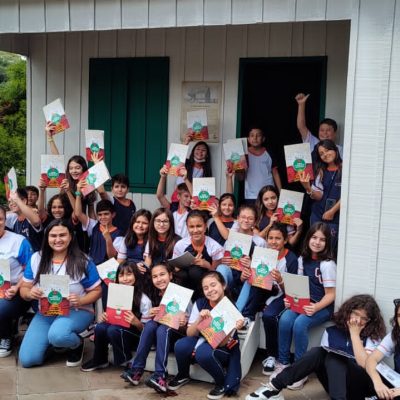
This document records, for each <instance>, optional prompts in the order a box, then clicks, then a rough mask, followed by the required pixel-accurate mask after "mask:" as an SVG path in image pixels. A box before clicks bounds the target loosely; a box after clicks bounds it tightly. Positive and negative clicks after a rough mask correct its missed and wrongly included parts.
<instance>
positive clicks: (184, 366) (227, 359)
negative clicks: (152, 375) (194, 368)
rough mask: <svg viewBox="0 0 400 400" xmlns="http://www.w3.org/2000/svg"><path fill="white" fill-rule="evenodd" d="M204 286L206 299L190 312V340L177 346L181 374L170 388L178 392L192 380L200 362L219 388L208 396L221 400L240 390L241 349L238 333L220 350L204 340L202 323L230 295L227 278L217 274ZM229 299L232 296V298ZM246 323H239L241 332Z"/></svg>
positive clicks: (207, 278)
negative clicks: (192, 369)
mask: <svg viewBox="0 0 400 400" xmlns="http://www.w3.org/2000/svg"><path fill="white" fill-rule="evenodd" d="M201 286H202V289H203V294H204V297H201V298H199V299H198V300H196V302H195V304H194V306H193V309H192V312H191V313H190V317H189V321H188V327H187V331H186V334H187V337H185V338H182V339H180V340H178V341H177V342H176V344H175V357H176V361H177V364H178V374H177V375H176V376H175V378H174V379H172V380H171V381H170V382H169V383H168V388H169V389H171V390H176V389H178V388H180V387H181V386H183V385H185V384H186V383H188V382H189V381H190V375H189V369H190V365H191V364H192V363H193V362H196V363H198V364H199V365H200V366H201V367H202V368H203V369H204V370H206V371H207V372H208V373H209V374H210V375H211V376H212V378H213V379H214V382H215V387H214V388H213V389H212V390H211V391H210V393H209V394H208V395H207V398H209V399H221V398H222V397H224V395H229V396H231V395H234V394H236V393H237V392H238V390H239V387H240V379H241V375H242V371H241V365H240V348H239V341H238V339H237V334H236V333H234V332H235V331H234V332H233V333H231V335H228V337H227V338H226V339H224V340H223V341H222V343H221V344H220V345H219V347H217V348H216V349H214V348H212V347H211V345H210V344H209V343H207V342H206V341H205V340H204V339H203V338H200V334H201V333H200V331H199V328H198V325H199V323H200V322H201V321H202V320H203V319H205V318H208V317H209V316H210V311H211V310H212V309H213V308H214V307H215V306H216V305H217V304H218V303H219V302H220V301H221V300H222V299H223V298H224V297H225V296H227V295H228V292H227V285H226V283H225V280H224V278H223V276H222V275H221V274H220V273H219V272H217V271H209V272H207V273H206V274H205V275H204V276H203V278H202V280H201ZM228 297H229V296H228ZM242 326H243V320H238V321H236V329H241V328H242Z"/></svg>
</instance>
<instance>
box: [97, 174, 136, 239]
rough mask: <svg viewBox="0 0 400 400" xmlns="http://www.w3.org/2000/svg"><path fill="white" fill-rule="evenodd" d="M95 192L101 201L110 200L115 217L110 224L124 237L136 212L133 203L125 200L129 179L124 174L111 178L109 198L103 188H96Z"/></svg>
mask: <svg viewBox="0 0 400 400" xmlns="http://www.w3.org/2000/svg"><path fill="white" fill-rule="evenodd" d="M97 191H98V192H99V194H100V197H101V199H102V200H110V201H111V203H112V204H113V205H114V210H115V216H114V218H113V221H112V222H113V224H114V226H116V227H117V228H118V229H119V231H120V232H121V234H122V235H125V234H126V233H127V231H128V229H129V221H130V220H131V218H132V215H133V214H134V213H135V212H136V206H135V203H134V202H133V201H132V200H131V199H127V198H126V195H127V194H128V191H129V178H128V177H127V176H126V175H124V174H116V175H114V176H113V177H112V178H111V192H112V196H111V197H110V196H109V195H108V194H107V192H106V191H105V190H104V186H101V187H100V188H98V189H97Z"/></svg>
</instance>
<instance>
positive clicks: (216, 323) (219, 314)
mask: <svg viewBox="0 0 400 400" xmlns="http://www.w3.org/2000/svg"><path fill="white" fill-rule="evenodd" d="M210 314H211V316H210V317H208V318H205V319H203V320H202V321H201V322H200V323H199V324H198V325H197V329H198V330H199V331H200V333H201V334H202V335H203V336H204V338H205V339H206V340H207V342H208V343H209V344H210V345H211V347H212V348H213V349H216V348H217V347H218V346H219V345H220V344H221V343H222V342H223V341H224V340H225V338H226V337H227V336H229V335H230V334H231V333H232V332H233V330H234V329H236V323H237V321H239V320H241V319H243V315H242V314H241V313H240V312H239V310H238V309H237V308H236V307H235V306H234V305H233V304H232V302H231V301H230V300H229V299H228V298H227V297H226V296H225V297H224V298H223V299H222V300H220V302H219V303H218V304H217V305H216V306H215V307H214V308H213V309H212V310H211V312H210Z"/></svg>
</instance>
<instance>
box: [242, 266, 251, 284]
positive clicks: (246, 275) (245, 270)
mask: <svg viewBox="0 0 400 400" xmlns="http://www.w3.org/2000/svg"><path fill="white" fill-rule="evenodd" d="M250 277H251V269H250V268H243V271H242V273H241V275H240V280H241V281H242V282H245V281H247V280H248V279H249V278H250Z"/></svg>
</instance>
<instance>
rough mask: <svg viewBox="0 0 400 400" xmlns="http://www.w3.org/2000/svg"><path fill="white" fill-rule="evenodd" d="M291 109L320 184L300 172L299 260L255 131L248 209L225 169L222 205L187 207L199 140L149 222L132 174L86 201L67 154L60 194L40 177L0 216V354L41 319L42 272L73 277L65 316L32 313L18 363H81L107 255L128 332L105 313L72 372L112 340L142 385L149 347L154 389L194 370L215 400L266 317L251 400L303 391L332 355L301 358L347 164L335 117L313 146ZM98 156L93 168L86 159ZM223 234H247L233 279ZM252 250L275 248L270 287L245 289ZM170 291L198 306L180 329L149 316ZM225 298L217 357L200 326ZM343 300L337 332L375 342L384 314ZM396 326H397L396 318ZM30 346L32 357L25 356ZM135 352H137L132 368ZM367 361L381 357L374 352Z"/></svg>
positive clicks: (329, 271)
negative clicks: (182, 290) (4, 269)
mask: <svg viewBox="0 0 400 400" xmlns="http://www.w3.org/2000/svg"><path fill="white" fill-rule="evenodd" d="M296 100H297V102H298V105H299V106H298V107H299V108H298V120H297V124H298V128H299V131H300V133H301V136H302V139H303V141H305V142H309V143H310V146H311V150H312V153H313V159H314V168H315V177H316V178H315V180H314V181H312V182H311V181H310V176H308V175H305V174H302V175H301V177H300V181H301V184H302V185H303V187H304V189H305V191H306V193H307V195H308V196H309V198H310V199H311V200H312V206H311V216H310V225H311V227H310V229H309V230H308V231H307V232H306V233H305V235H304V240H303V244H302V246H301V249H300V251H299V256H298V255H296V254H295V253H294V251H293V249H295V248H296V247H295V246H296V245H297V244H299V241H300V239H301V236H302V234H303V232H302V230H303V220H302V219H300V218H296V219H295V220H294V225H284V224H281V223H279V222H278V214H277V205H278V199H279V192H280V189H281V186H282V184H281V180H280V177H279V173H278V170H277V168H276V165H275V163H274V161H273V158H271V156H270V155H269V154H268V152H267V151H266V149H265V148H264V147H263V145H264V141H265V137H264V134H263V132H262V131H261V130H260V129H258V128H254V129H251V130H250V132H249V135H248V144H249V154H248V170H247V173H246V178H245V203H244V204H243V205H241V206H240V207H239V208H236V200H235V197H234V195H233V194H232V187H233V184H232V175H233V174H232V171H227V178H228V179H227V193H225V194H223V195H222V196H220V198H219V203H218V206H214V205H212V206H209V207H208V209H207V210H205V211H199V210H196V209H193V210H192V209H191V206H192V202H191V193H192V181H193V178H194V177H209V176H211V175H212V172H211V159H210V149H209V147H208V145H207V143H205V142H197V143H196V144H195V145H194V146H193V149H192V151H191V154H190V157H189V158H188V159H187V161H186V165H185V167H183V168H181V169H180V171H179V177H178V179H177V182H176V183H177V186H176V191H175V192H174V194H173V196H172V197H171V200H169V199H168V198H167V197H166V195H165V186H166V180H167V175H168V167H167V166H166V165H164V166H162V168H161V169H160V181H159V184H158V187H157V198H158V200H159V202H160V205H161V208H158V209H157V210H155V211H154V212H153V213H151V212H150V211H148V210H145V209H140V210H137V211H136V207H135V205H134V203H133V202H132V201H131V200H129V199H128V198H127V194H128V190H129V179H128V177H126V176H125V175H123V174H117V175H115V176H114V177H113V178H112V181H111V192H112V194H111V195H110V194H108V193H107V192H106V191H105V189H104V188H103V187H100V188H98V189H97V192H98V194H99V197H100V201H98V202H97V203H95V200H96V195H95V194H94V193H92V194H90V195H89V196H83V194H82V192H83V191H84V188H85V181H84V180H81V179H80V178H81V176H82V174H83V173H84V172H85V171H86V170H87V169H88V166H87V163H86V161H85V159H84V158H83V157H81V156H74V157H72V158H71V159H70V160H69V161H68V164H67V168H66V179H65V180H64V181H63V182H62V184H61V188H60V193H59V194H56V195H54V196H53V197H51V198H50V200H49V201H48V203H47V206H46V205H45V200H44V199H45V191H46V186H45V182H44V181H42V180H40V182H39V191H36V190H35V188H33V187H27V188H26V190H24V189H18V190H17V192H16V193H13V194H12V195H11V197H10V202H9V207H10V211H6V210H5V209H3V208H1V209H0V250H2V251H3V252H2V254H5V257H4V258H7V259H9V260H10V268H11V286H10V288H9V289H8V290H7V291H5V295H4V297H3V298H1V299H0V327H1V328H0V335H1V338H0V339H1V341H0V357H5V356H7V355H9V354H11V351H12V348H13V337H14V333H15V329H14V325H13V321H15V319H17V318H18V317H19V316H21V315H23V314H24V313H25V312H26V310H27V309H28V308H30V307H31V306H32V307H33V309H34V310H35V311H37V309H38V303H40V299H41V298H42V297H43V290H42V289H41V287H40V279H41V277H42V276H43V274H52V275H68V276H69V277H70V295H69V297H68V301H69V305H70V312H69V314H68V315H65V316H48V317H44V316H42V315H41V314H40V313H36V314H35V317H34V318H33V320H32V322H31V324H30V326H29V327H28V331H27V332H26V334H25V336H24V338H23V341H22V345H21V348H20V353H19V358H20V362H21V364H22V365H23V366H24V367H31V366H34V365H40V364H42V363H43V362H44V361H45V358H46V356H47V355H48V353H49V351H50V350H51V349H53V348H57V347H65V348H68V349H69V351H68V353H67V365H68V366H78V365H81V362H82V357H83V339H82V338H81V335H80V333H81V332H82V331H84V330H85V329H87V328H88V327H89V325H90V324H91V322H92V321H93V316H94V313H93V304H94V303H95V302H96V301H97V300H98V299H99V298H100V297H101V296H103V298H102V300H103V309H104V310H105V307H106V304H107V291H108V288H107V284H106V282H102V281H101V279H100V277H99V274H98V272H97V270H96V266H97V265H99V264H102V263H103V262H105V261H107V260H108V259H111V258H115V259H117V261H118V263H119V267H118V270H117V272H116V279H115V281H116V283H117V284H120V285H129V286H134V288H135V290H134V299H133V303H132V309H131V310H129V311H125V312H124V315H123V318H124V321H125V322H126V323H127V324H128V326H129V327H128V328H126V327H122V326H119V325H113V324H110V323H109V322H108V318H109V317H108V316H107V312H103V313H102V314H101V316H100V320H99V321H98V323H97V324H96V327H95V331H94V354H93V356H92V358H91V359H89V360H87V361H86V362H84V363H83V364H82V365H81V369H82V371H86V372H88V371H93V370H96V369H102V368H106V367H107V366H108V364H109V360H108V345H109V344H111V345H112V351H113V362H114V364H115V365H119V366H123V367H125V370H124V371H123V373H122V375H121V377H122V378H123V379H125V380H126V381H128V382H130V383H132V384H133V385H138V384H139V383H140V381H141V377H142V375H143V371H144V369H145V366H146V361H147V358H148V355H149V352H150V350H151V349H152V347H153V346H155V348H156V353H155V366H154V373H153V374H152V375H151V376H150V377H149V378H148V379H147V380H146V382H145V383H146V384H147V385H148V386H149V387H151V388H153V389H155V390H156V391H157V392H160V393H167V392H168V391H169V390H177V389H178V388H179V387H181V386H182V385H184V384H186V383H188V382H189V381H190V365H191V364H193V363H197V364H199V365H200V366H201V367H202V368H203V369H204V370H206V371H207V372H208V373H209V374H210V375H211V376H212V378H213V379H214V382H215V387H214V388H213V389H212V390H211V391H210V393H209V394H208V398H209V399H220V398H222V397H223V396H224V395H230V394H235V393H237V391H238V390H239V386H240V380H241V366H240V357H241V355H240V338H239V336H238V333H237V332H239V333H240V334H241V335H245V334H246V330H247V329H248V326H249V324H250V323H251V321H253V320H254V319H255V318H256V314H257V313H258V312H261V313H262V319H263V323H264V328H265V334H266V335H265V336H266V347H267V352H268V357H267V358H266V359H265V360H264V362H263V373H264V374H265V375H270V376H271V384H270V385H269V386H267V387H266V388H264V389H262V390H261V389H260V390H258V391H256V392H255V393H252V394H251V395H249V396H248V399H253V398H260V399H267V398H271V399H281V398H282V397H281V394H280V391H281V389H283V388H284V387H289V388H291V389H294V390H295V389H300V388H301V387H302V386H303V385H304V383H305V381H306V379H307V376H308V374H309V373H310V372H312V369H310V368H305V367H304V361H302V360H304V358H305V357H309V359H312V360H313V364H312V365H320V363H322V362H323V360H324V359H325V357H327V356H326V355H325V354H324V353H321V352H320V351H319V352H318V354H314V353H313V354H312V356H310V355H308V353H306V351H307V348H308V332H309V330H310V328H312V327H313V326H316V325H320V324H322V323H323V322H325V321H328V320H329V319H331V318H332V316H333V310H334V301H335V287H336V264H335V248H336V242H337V232H338V219H339V209H340V181H341V165H342V161H341V155H340V154H341V150H340V149H339V148H338V147H337V146H336V145H335V144H334V142H333V140H334V139H335V132H336V124H335V123H334V121H332V120H328V119H327V120H324V121H322V122H321V125H320V129H319V139H321V140H320V141H318V140H317V139H315V137H314V136H312V135H311V134H310V132H309V131H308V129H307V127H306V125H305V102H306V100H307V96H304V95H302V94H299V95H297V96H296ZM52 129H53V126H52V125H51V124H48V125H47V126H46V135H47V138H48V141H49V143H50V149H51V151H52V152H53V153H55V154H57V153H58V150H57V147H56V146H55V143H54V139H53V136H52ZM185 141H186V142H189V141H190V136H189V135H187V136H186V138H185ZM93 161H94V162H97V161H99V160H98V159H96V158H94V159H93ZM28 193H29V195H28ZM32 193H33V194H32ZM35 194H36V198H37V199H36V200H37V205H36V204H35ZM6 227H7V228H6ZM230 230H232V231H235V232H239V233H242V234H245V235H250V236H251V237H252V246H251V251H250V254H249V256H245V257H242V258H241V260H240V263H241V266H242V271H238V270H236V269H233V268H231V267H232V266H233V264H234V262H235V260H233V259H232V258H231V257H229V256H226V255H225V253H224V247H223V246H224V243H225V241H226V240H227V238H228V236H229V232H230ZM21 235H22V236H21ZM256 246H258V247H268V248H271V249H274V250H276V251H277V252H278V264H277V266H276V268H274V269H273V270H272V272H271V277H272V279H273V285H272V289H271V290H265V289H260V288H257V287H254V286H251V285H250V283H249V278H250V275H251V273H250V263H251V257H252V253H253V250H254V248H255V247H256ZM33 252H35V253H33ZM185 252H189V253H191V254H192V255H193V256H194V261H193V262H192V265H190V266H188V268H181V269H180V268H172V267H171V266H170V265H169V260H171V259H174V258H176V257H179V256H181V255H183V254H184V253H185ZM32 253H33V255H32ZM286 272H288V273H291V274H299V275H305V276H308V278H309V289H310V298H311V304H310V305H307V306H304V309H303V313H297V312H294V311H291V310H290V304H289V302H288V301H287V300H286V298H285V287H284V280H283V276H282V274H283V273H286ZM170 282H175V283H177V284H179V285H182V286H184V287H187V288H190V289H192V290H193V297H192V301H193V302H192V303H191V305H190V306H189V307H188V309H187V310H186V314H185V316H184V317H182V318H181V319H180V321H179V324H180V327H179V329H172V328H170V327H168V326H166V325H163V324H160V323H159V322H156V321H155V320H154V317H155V316H156V315H157V314H158V311H159V307H160V302H161V299H162V297H163V295H164V293H165V291H166V289H167V287H168V285H169V283H170ZM225 296H226V297H228V298H229V299H231V301H232V302H234V303H235V304H236V307H237V308H238V310H239V311H240V312H241V313H242V315H243V318H242V319H239V320H237V321H236V329H235V330H234V331H232V332H231V334H230V335H228V336H227V338H226V339H225V340H224V341H223V342H222V343H221V344H220V345H219V346H218V347H217V348H213V347H212V346H211V345H210V344H209V343H208V342H207V341H206V340H204V338H203V337H202V335H201V333H200V330H199V329H198V325H199V324H200V323H201V321H202V320H204V319H206V318H208V317H209V316H210V311H211V310H212V309H213V308H214V307H215V306H216V305H217V304H218V303H219V302H220V301H221V300H222V299H223V298H224V297H225ZM367 300H368V301H365V303H368V304H370V303H371V302H373V299H370V298H368V299H367ZM349 301H350V300H349ZM351 304H353V303H351ZM345 305H346V303H345V304H344V305H342V307H341V309H340V310H339V311H338V313H337V314H336V317H335V318H336V319H335V321H336V322H337V324H336V325H337V327H338V329H339V330H340V332H342V331H343V332H345V333H346V334H347V333H350V334H351V339H352V341H353V339H354V340H355V338H356V337H357V335H358V338H360V337H361V338H362V339H364V337H365V339H366V338H367V337H370V338H371V340H378V339H381V338H382V333H383V332H382V327H381V326H375V328H374V329H371V330H367V326H369V322H370V321H371V323H372V320H373V321H374V323H377V319H376V318H377V315H378V314H379V309H378V311H377V312H376V311H370V309H369V308H368V307H367V304H364V303H362V304H361V305H359V304H357V305H354V304H353V305H352V307H353V309H354V310H356V311H357V312H356V311H354V310H353V309H351V310H350V311H349V308H348V307H347V308H345ZM397 309H398V307H397ZM360 310H361V311H362V312H364V314H362V312H361V311H360ZM374 312H375V314H374V315H373V313H374ZM357 313H358V314H357ZM360 313H361V314H362V315H361V316H360V315H359V314H360ZM377 313H378V314H377ZM379 316H380V314H379ZM395 321H397V322H396V323H397V325H396V326H398V318H397V319H396V318H395ZM45 332H47V334H46V333H45ZM363 332H364V333H365V335H364V333H363ZM394 332H395V336H394V337H393V343H395V345H392V347H391V349H392V350H393V349H397V350H393V352H397V353H398V344H397V343H398V341H399V337H398V329H397V330H394ZM396 332H397V333H396ZM353 333H354V335H353ZM367 333H368V335H366V334H367ZM327 335H328V339H327V340H328V341H329V340H330V338H331V337H335V340H336V336H337V334H336V333H335V332H333V333H332V332H331V331H328V333H327ZM360 335H361V336H360ZM396 335H397V336H396ZM339 336H340V335H339ZM339 339H340V340H342V339H341V337H339ZM339 339H338V340H339ZM340 340H339V342H340ZM292 341H293V342H294V346H295V354H294V364H293V365H292V367H291V368H288V366H289V365H290V363H291V361H292V359H291V354H290V348H291V343H292ZM33 343H35V346H33ZM364 344H365V343H364ZM352 345H353V348H354V353H355V354H356V361H357V363H358V365H360V366H361V367H365V358H366V357H363V356H362V357H361V358H362V360H364V361H363V362H359V360H358V356H357V352H358V351H359V347H360V346H359V343H358V342H357V343H356V344H355V342H354V343H352ZM32 346H33V347H35V351H31V348H32ZM173 348H174V349H175V356H176V361H177V366H178V374H177V375H176V376H175V377H174V378H172V380H171V379H169V377H168V372H167V362H168V355H169V352H170V350H172V349H173ZM133 351H136V353H135V356H134V358H133V359H132V352H133ZM389 352H390V350H388V351H387V352H386V353H389ZM361 353H362V352H361ZM386 353H384V354H386ZM397 353H396V354H397ZM374 359H376V360H379V357H378V358H376V357H375V358H374ZM302 363H303V364H302ZM298 364H299V365H300V367H298V368H299V370H300V371H301V373H297V372H296V373H295V372H293V369H294V370H295V371H297V370H296V369H295V368H296V365H298ZM398 364H399V363H397V366H398ZM349 368H350V367H349ZM371 370H372V369H371ZM289 371H292V373H291V374H289ZM283 374H288V378H285V379H283V377H284V376H285V375H283ZM326 375H327V377H326V376H325V380H323V379H322V382H323V384H324V386H325V387H326V388H327V390H328V391H329V393H331V385H330V380H329V379H331V377H330V373H329V371H327V374H326ZM371 376H372V378H373V382H374V385H375V389H377V392H378V394H379V393H380V392H382V393H386V392H385V390H386V389H387V388H386V386H385V387H384V384H383V383H382V382H380V381H379V379H380V378H379V377H377V376H375V375H374V374H371ZM327 382H328V383H329V384H328V383H327ZM385 388H386V389H385ZM387 390H389V389H387ZM274 396H275V397H274ZM334 398H338V399H339V398H346V397H334ZM347 398H350V397H347ZM351 398H353V397H351ZM387 398H389V397H387Z"/></svg>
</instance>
